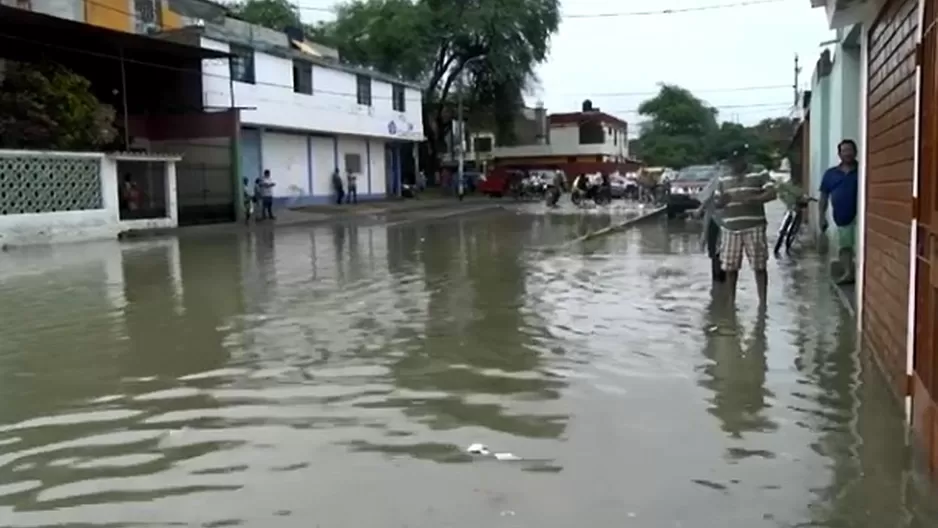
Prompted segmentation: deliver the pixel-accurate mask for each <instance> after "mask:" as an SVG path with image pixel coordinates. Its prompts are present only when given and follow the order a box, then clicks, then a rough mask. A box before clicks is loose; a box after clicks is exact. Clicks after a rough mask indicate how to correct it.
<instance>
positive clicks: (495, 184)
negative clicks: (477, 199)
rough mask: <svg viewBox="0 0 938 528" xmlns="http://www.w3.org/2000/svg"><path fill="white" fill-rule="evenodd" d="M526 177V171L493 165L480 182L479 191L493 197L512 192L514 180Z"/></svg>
mask: <svg viewBox="0 0 938 528" xmlns="http://www.w3.org/2000/svg"><path fill="white" fill-rule="evenodd" d="M522 179H524V171H521V170H517V169H512V168H509V167H493V168H492V169H490V170H489V171H488V173H487V174H486V175H485V178H484V179H483V180H482V181H481V182H479V192H481V193H482V194H484V195H486V196H491V197H493V198H501V197H502V196H507V195H508V194H510V190H511V184H512V182H518V181H520V180H522Z"/></svg>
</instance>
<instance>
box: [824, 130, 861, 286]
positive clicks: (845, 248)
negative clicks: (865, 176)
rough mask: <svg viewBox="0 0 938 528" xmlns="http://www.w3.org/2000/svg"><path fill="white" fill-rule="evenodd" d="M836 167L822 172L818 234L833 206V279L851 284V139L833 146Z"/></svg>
mask: <svg viewBox="0 0 938 528" xmlns="http://www.w3.org/2000/svg"><path fill="white" fill-rule="evenodd" d="M837 155H838V156H839V157H840V164H838V165H837V166H835V167H831V168H829V169H827V171H825V172H824V177H823V178H821V188H820V192H821V197H820V199H819V200H818V210H819V211H818V212H819V213H820V214H819V216H820V217H821V222H820V227H821V232H822V233H824V232H826V231H827V227H828V223H827V209H828V205H830V206H833V207H832V209H833V210H832V211H831V217H832V218H833V220H834V225H836V226H837V253H838V258H839V261H840V269H841V270H842V273H841V275H840V277H838V278H837V283H838V284H851V283H853V281H854V279H855V275H856V273H855V272H856V270H855V267H854V245H855V243H856V219H857V200H858V197H859V183H858V181H859V180H858V177H857V169H858V163H857V144H856V143H855V142H854V141H853V140H852V139H845V140H843V141H841V142H840V144H838V145H837Z"/></svg>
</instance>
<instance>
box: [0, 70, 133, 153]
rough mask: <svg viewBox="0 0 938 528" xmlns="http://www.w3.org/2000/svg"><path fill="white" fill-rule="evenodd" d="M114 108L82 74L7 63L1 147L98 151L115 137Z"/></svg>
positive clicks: (1, 90) (1, 92) (0, 103)
mask: <svg viewBox="0 0 938 528" xmlns="http://www.w3.org/2000/svg"><path fill="white" fill-rule="evenodd" d="M115 114H116V113H115V111H114V109H113V108H112V107H111V106H109V105H104V104H101V103H100V101H98V99H97V98H96V97H95V96H94V94H92V93H91V83H90V82H89V81H88V80H87V79H85V78H84V77H82V76H80V75H78V74H76V73H74V72H72V71H71V70H68V69H66V68H65V67H63V66H61V65H58V64H54V63H46V64H37V65H33V64H25V63H17V62H12V61H9V62H7V63H6V67H5V70H4V75H3V80H2V83H0V147H3V148H14V149H42V150H47V149H50V150H97V149H98V148H100V147H103V146H106V145H108V144H110V143H111V142H112V141H114V140H115V137H116V135H117V131H116V129H115V127H114V117H115Z"/></svg>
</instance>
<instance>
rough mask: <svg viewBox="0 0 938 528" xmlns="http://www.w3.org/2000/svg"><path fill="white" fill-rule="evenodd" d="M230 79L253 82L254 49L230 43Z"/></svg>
mask: <svg viewBox="0 0 938 528" xmlns="http://www.w3.org/2000/svg"><path fill="white" fill-rule="evenodd" d="M230 51H231V55H232V57H231V59H230V64H231V79H232V80H234V81H237V82H243V83H249V84H254V82H255V79H254V50H253V49H251V48H249V47H247V46H238V45H237V44H232V45H231V50H230Z"/></svg>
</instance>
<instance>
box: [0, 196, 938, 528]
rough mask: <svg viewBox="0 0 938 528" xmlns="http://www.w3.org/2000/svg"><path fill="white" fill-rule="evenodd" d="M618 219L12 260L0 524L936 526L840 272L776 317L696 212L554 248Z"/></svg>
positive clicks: (793, 298)
mask: <svg viewBox="0 0 938 528" xmlns="http://www.w3.org/2000/svg"><path fill="white" fill-rule="evenodd" d="M609 222H610V219H609V218H608V217H603V216H602V215H581V216H575V215H527V214H501V215H495V216H491V217H482V218H462V219H458V220H456V219H454V220H449V221H446V222H436V223H422V224H411V225H400V226H396V227H390V228H386V227H383V226H376V225H370V226H368V225H357V226H356V225H348V226H336V227H325V228H315V229H312V230H299V229H296V230H286V229H284V230H280V231H278V232H276V233H263V232H261V233H257V234H256V235H253V236H243V237H227V238H226V237H217V238H194V239H182V240H180V241H176V240H167V241H157V242H148V243H141V244H135V245H131V246H118V245H112V244H103V245H93V246H81V247H74V248H59V249H55V250H33V251H29V252H16V253H10V254H9V259H7V260H6V261H4V262H3V263H0V297H2V298H3V299H4V301H5V302H4V303H3V304H2V305H0V320H2V321H3V322H4V325H3V327H2V329H0V402H2V403H0V525H12V526H49V525H53V524H58V523H75V524H76V525H95V526H104V525H108V526H113V525H128V526H129V525H144V524H146V525H147V526H170V525H180V526H199V525H201V526H235V525H245V526H264V527H267V526H290V527H293V526H297V527H298V526H304V527H305V526H323V527H332V526H355V527H356V528H358V527H369V526H374V527H379V526H380V527H387V526H428V527H429V526H433V527H437V526H467V527H468V526H479V525H491V526H569V525H571V524H573V523H582V522H583V521H588V522H591V523H592V524H593V525H594V526H619V525H622V524H624V523H625V524H628V525H636V526H695V527H737V526H738V527H746V528H748V527H761V526H765V527H778V526H831V527H851V528H852V527H871V528H872V527H877V528H879V527H883V526H910V527H912V526H915V527H918V526H922V527H924V526H935V524H934V522H935V521H934V519H936V518H938V517H928V514H929V513H928V512H926V511H925V510H924V506H923V502H922V501H921V500H920V499H919V496H918V494H917V492H916V491H915V490H916V487H915V486H913V485H911V484H910V483H911V482H912V478H911V475H910V474H909V473H908V472H906V471H905V469H904V468H905V453H904V450H903V449H902V429H901V422H900V420H899V419H898V414H897V412H896V409H895V408H894V406H892V404H891V403H890V402H889V401H888V399H887V397H886V396H885V395H884V394H881V392H882V391H881V390H880V387H879V385H878V380H876V379H875V374H870V373H869V370H868V369H866V368H861V367H862V365H860V364H858V363H857V362H855V361H854V360H853V359H852V354H851V353H850V350H851V347H850V343H849V340H848V342H847V343H846V344H840V343H841V340H839V339H838V338H837V336H838V335H839V334H846V335H852V330H851V328H850V325H851V324H852V323H851V322H850V321H848V320H846V319H845V318H844V317H843V316H842V314H841V313H840V308H839V306H838V305H837V301H836V300H835V299H834V298H833V297H832V295H831V294H830V292H828V291H827V288H826V287H821V288H818V287H817V285H818V284H822V283H821V282H820V280H821V275H820V274H821V270H820V267H819V266H817V265H816V264H813V263H812V261H810V259H803V261H802V262H800V263H796V264H791V265H789V264H785V265H780V266H778V267H776V268H773V270H772V276H773V281H772V285H771V291H770V295H771V296H772V302H771V306H770V308H769V310H768V315H767V317H765V318H760V317H759V316H758V314H757V312H756V310H755V306H754V304H753V302H752V301H753V297H754V291H752V288H751V286H750V282H749V280H748V277H744V278H743V280H741V283H742V286H743V288H744V290H743V292H742V293H741V294H740V303H741V307H740V310H739V313H738V315H731V314H728V313H726V312H725V311H722V312H721V311H720V310H718V309H717V307H715V306H713V305H712V303H711V302H710V299H711V296H710V290H709V284H708V280H709V277H708V274H709V268H708V267H707V263H706V262H705V260H703V259H704V257H702V256H701V254H700V252H699V251H698V249H697V245H696V244H697V242H696V235H695V234H694V233H692V232H690V231H689V230H687V229H682V228H681V227H679V226H671V227H670V228H668V227H667V226H666V224H664V223H652V224H649V225H647V226H644V227H641V228H640V229H634V230H631V231H627V232H624V233H621V234H617V235H614V236H611V237H606V238H601V239H597V240H592V241H588V242H585V243H583V244H582V245H580V246H577V247H570V248H568V249H565V250H563V251H549V250H545V248H549V247H555V246H556V245H557V244H560V243H562V242H563V241H564V240H569V239H571V238H574V237H576V236H579V235H581V234H582V233H583V232H586V231H589V230H590V229H597V228H601V227H604V226H605V225H608V224H609ZM867 378H871V379H873V380H874V382H873V383H866V380H867ZM472 442H484V443H486V444H488V445H489V446H490V447H491V448H493V449H494V450H505V451H511V452H513V453H515V454H517V455H520V456H522V457H523V458H525V459H526V460H523V461H521V462H509V463H504V462H497V461H494V460H490V459H478V458H472V457H469V456H467V455H466V454H464V451H463V450H464V448H465V446H467V445H468V444H470V443H472ZM929 520H932V522H931V523H929V522H928V521H929Z"/></svg>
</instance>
